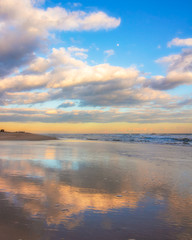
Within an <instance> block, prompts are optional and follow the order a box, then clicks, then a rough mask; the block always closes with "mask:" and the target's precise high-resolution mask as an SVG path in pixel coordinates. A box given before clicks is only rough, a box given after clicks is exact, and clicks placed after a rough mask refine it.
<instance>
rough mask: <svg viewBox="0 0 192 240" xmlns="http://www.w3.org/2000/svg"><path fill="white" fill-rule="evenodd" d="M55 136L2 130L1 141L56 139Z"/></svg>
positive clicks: (0, 133)
mask: <svg viewBox="0 0 192 240" xmlns="http://www.w3.org/2000/svg"><path fill="white" fill-rule="evenodd" d="M56 139H57V138H55V137H50V136H44V135H39V134H32V133H26V132H0V141H17V140H18V141H25V140H26V141H42V140H56Z"/></svg>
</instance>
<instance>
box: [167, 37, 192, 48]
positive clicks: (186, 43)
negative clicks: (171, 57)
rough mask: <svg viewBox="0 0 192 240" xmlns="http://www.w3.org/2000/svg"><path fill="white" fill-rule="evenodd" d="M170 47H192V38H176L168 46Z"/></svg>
mask: <svg viewBox="0 0 192 240" xmlns="http://www.w3.org/2000/svg"><path fill="white" fill-rule="evenodd" d="M167 46H168V47H172V46H179V47H191V46H192V38H185V39H181V38H174V39H173V40H171V41H170V42H168V44H167Z"/></svg>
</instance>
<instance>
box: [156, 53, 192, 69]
mask: <svg viewBox="0 0 192 240" xmlns="http://www.w3.org/2000/svg"><path fill="white" fill-rule="evenodd" d="M156 62H157V63H162V64H165V65H167V66H168V70H169V71H177V72H188V71H192V49H183V50H182V52H181V53H180V54H174V55H169V56H167V57H163V58H160V59H157V60H156Z"/></svg>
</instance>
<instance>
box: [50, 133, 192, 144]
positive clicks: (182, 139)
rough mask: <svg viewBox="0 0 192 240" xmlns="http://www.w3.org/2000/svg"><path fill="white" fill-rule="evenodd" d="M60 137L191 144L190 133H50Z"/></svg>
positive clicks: (191, 136) (191, 137) (191, 135)
mask: <svg viewBox="0 0 192 240" xmlns="http://www.w3.org/2000/svg"><path fill="white" fill-rule="evenodd" d="M52 135H54V136H56V137H58V138H60V139H80V140H88V141H109V142H128V143H153V144H171V145H180V146H192V134H52Z"/></svg>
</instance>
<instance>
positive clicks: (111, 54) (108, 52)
mask: <svg viewBox="0 0 192 240" xmlns="http://www.w3.org/2000/svg"><path fill="white" fill-rule="evenodd" d="M104 53H105V55H106V56H107V57H110V56H113V55H114V54H115V51H114V50H113V49H110V50H105V51H104Z"/></svg>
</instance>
